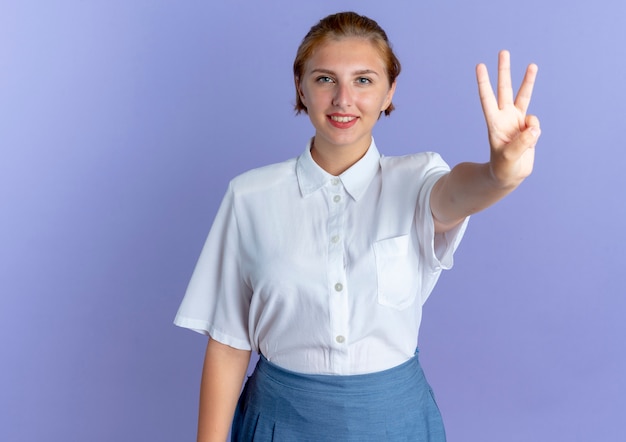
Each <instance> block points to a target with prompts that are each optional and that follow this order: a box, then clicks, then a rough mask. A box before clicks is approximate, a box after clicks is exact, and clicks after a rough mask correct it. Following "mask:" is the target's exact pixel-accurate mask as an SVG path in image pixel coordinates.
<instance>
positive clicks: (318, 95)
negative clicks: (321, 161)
mask: <svg viewBox="0 0 626 442" xmlns="http://www.w3.org/2000/svg"><path fill="white" fill-rule="evenodd" d="M297 85H298V93H299V94H300V97H301V99H302V102H303V103H304V105H305V106H306V108H307V113H308V115H309V118H310V119H311V123H313V126H314V127H315V148H316V149H320V150H321V149H329V148H341V149H355V150H356V151H358V152H360V153H364V152H365V150H366V149H367V148H368V147H369V145H370V142H371V135H372V128H373V127H374V125H375V124H376V121H378V118H379V116H380V113H381V111H384V110H385V109H386V108H387V107H388V106H389V104H390V103H391V99H392V97H393V93H394V91H395V86H396V85H395V82H394V84H392V85H391V86H389V80H388V78H387V73H386V70H385V65H384V62H383V59H382V58H381V56H380V54H379V53H378V50H377V49H376V47H375V46H374V45H373V44H372V43H371V42H370V41H368V40H365V39H361V38H355V37H349V38H343V39H340V40H330V41H328V42H325V43H324V44H322V45H321V46H320V47H318V48H316V50H315V51H314V52H313V55H312V56H311V58H310V59H309V60H307V62H306V64H305V67H304V72H303V74H302V77H301V78H300V79H298V80H297Z"/></svg>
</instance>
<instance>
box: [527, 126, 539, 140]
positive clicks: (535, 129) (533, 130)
mask: <svg viewBox="0 0 626 442" xmlns="http://www.w3.org/2000/svg"><path fill="white" fill-rule="evenodd" d="M529 130H530V133H531V134H533V137H535V138H537V137H538V136H539V134H540V133H541V130H540V129H539V128H538V127H535V126H532V127H530V128H529Z"/></svg>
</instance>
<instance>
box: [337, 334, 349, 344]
mask: <svg viewBox="0 0 626 442" xmlns="http://www.w3.org/2000/svg"><path fill="white" fill-rule="evenodd" d="M335 341H337V343H338V344H343V343H344V342H346V338H345V337H344V336H341V335H338V336H337V337H336V338H335Z"/></svg>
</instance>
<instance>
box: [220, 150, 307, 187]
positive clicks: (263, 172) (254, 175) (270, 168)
mask: <svg viewBox="0 0 626 442" xmlns="http://www.w3.org/2000/svg"><path fill="white" fill-rule="evenodd" d="M296 160H297V159H296V158H291V159H289V160H286V161H282V162H280V163H274V164H269V165H266V166H261V167H257V168H254V169H251V170H248V171H246V172H243V173H242V174H240V175H237V176H236V177H235V178H233V179H232V180H231V182H230V187H231V189H232V190H233V191H234V192H235V193H239V194H242V193H244V194H245V193H249V192H257V191H259V190H263V189H267V188H271V187H274V186H277V185H280V184H282V183H284V182H285V181H289V180H292V179H295V178H296Z"/></svg>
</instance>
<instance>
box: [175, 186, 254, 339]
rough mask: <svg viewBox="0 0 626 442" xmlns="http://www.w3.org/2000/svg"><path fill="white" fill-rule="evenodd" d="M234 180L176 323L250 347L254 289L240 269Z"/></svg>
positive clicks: (220, 209) (208, 238)
mask: <svg viewBox="0 0 626 442" xmlns="http://www.w3.org/2000/svg"><path fill="white" fill-rule="evenodd" d="M235 212H236V210H235V196H234V193H233V190H232V184H231V185H229V187H228V191H227V192H226V195H225V196H224V199H223V200H222V203H221V205H220V208H219V210H218V212H217V215H216V217H215V220H214V221H213V226H212V227H211V230H210V232H209V235H208V237H207V240H206V242H205V244H204V247H203V248H202V252H201V253H200V257H199V258H198V262H197V263H196V267H195V269H194V271H193V274H192V276H191V280H190V281H189V285H188V287H187V291H186V292H185V296H184V298H183V301H182V303H181V305H180V307H179V309H178V312H177V314H176V317H175V319H174V324H176V325H178V326H180V327H184V328H189V329H191V330H194V331H196V332H199V333H203V334H206V335H210V336H211V338H213V339H215V340H216V341H219V342H221V343H223V344H226V345H228V346H231V347H234V348H237V349H240V350H250V349H251V345H250V339H249V333H248V313H249V309H250V298H251V290H250V289H249V287H248V286H247V285H246V283H245V278H244V276H243V275H242V272H241V265H240V257H241V235H240V232H239V228H238V225H237V216H236V213H235Z"/></svg>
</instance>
